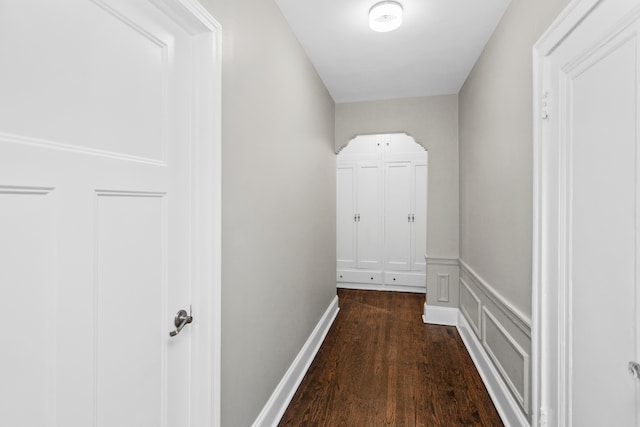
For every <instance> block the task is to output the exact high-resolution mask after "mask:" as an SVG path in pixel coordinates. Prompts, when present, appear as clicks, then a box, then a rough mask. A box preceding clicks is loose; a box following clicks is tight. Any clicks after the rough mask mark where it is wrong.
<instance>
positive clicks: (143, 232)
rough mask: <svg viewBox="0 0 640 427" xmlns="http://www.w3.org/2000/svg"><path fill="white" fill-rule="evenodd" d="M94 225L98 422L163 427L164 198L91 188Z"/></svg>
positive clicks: (106, 425)
mask: <svg viewBox="0 0 640 427" xmlns="http://www.w3.org/2000/svg"><path fill="white" fill-rule="evenodd" d="M95 227H96V242H95V243H96V249H95V252H96V258H97V265H96V267H97V268H96V283H95V287H96V290H95V295H96V307H95V333H94V339H95V366H96V373H95V378H96V381H95V388H96V390H95V394H96V404H97V407H96V420H97V426H98V427H109V426H114V425H118V426H123V427H136V426H142V425H149V426H151V425H156V426H162V425H165V423H166V414H165V400H166V391H167V377H166V359H167V355H166V353H167V352H166V342H167V340H168V335H167V332H168V330H169V329H170V326H169V325H168V324H167V321H166V318H165V317H166V316H165V312H166V309H165V306H166V305H167V301H166V298H167V284H168V283H167V277H166V276H167V274H166V271H164V270H165V268H164V267H163V266H166V265H167V263H166V259H165V257H166V255H167V248H166V234H167V230H166V213H165V199H164V197H163V195H161V194H157V195H154V194H135V193H133V194H132V193H126V194H117V193H98V195H97V202H96V225H95ZM123 389H124V390H127V393H122V390H123Z"/></svg>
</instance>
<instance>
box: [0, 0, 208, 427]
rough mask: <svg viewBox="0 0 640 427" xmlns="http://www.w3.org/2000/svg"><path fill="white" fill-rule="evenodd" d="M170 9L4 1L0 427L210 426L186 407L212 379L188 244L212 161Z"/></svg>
mask: <svg viewBox="0 0 640 427" xmlns="http://www.w3.org/2000/svg"><path fill="white" fill-rule="evenodd" d="M174 3H176V4H177V2H174ZM170 5H171V2H169V1H167V2H162V1H158V2H148V1H135V2H133V1H125V0H104V1H103V0H93V1H90V0H62V1H55V2H49V1H38V0H20V1H12V0H0V263H1V267H0V313H2V316H3V317H4V318H5V320H6V321H7V324H6V325H5V328H4V332H3V334H2V343H1V344H0V425H2V426H16V427H21V426H24V427H39V426H64V427H87V426H98V427H115V426H118V427H127V426H129V427H140V426H154V427H155V426H159V427H160V426H162V427H166V426H175V427H178V426H180V427H182V426H195V425H205V424H201V423H202V422H206V423H209V422H211V420H206V419H205V418H206V416H205V417H204V418H203V417H202V416H201V415H202V413H204V412H206V410H204V411H203V409H206V408H202V407H200V406H199V405H201V404H200V403H199V402H198V400H197V398H196V397H195V395H199V393H200V392H202V390H206V389H211V380H204V379H201V380H196V379H195V378H196V375H200V376H202V377H203V378H209V379H210V378H211V375H212V371H211V369H210V368H207V366H208V365H206V364H203V363H200V362H199V357H201V356H206V355H207V353H206V350H203V349H204V348H206V347H207V346H208V345H210V342H209V341H206V339H207V338H206V337H205V335H206V334H208V333H210V332H211V331H210V323H209V319H211V316H212V314H211V313H210V312H209V310H210V309H211V307H210V306H208V305H207V304H208V303H207V298H208V297H207V295H203V294H202V289H204V288H199V287H198V286H200V284H198V283H197V281H200V280H202V279H203V277H200V275H199V274H200V273H199V272H198V271H199V270H198V269H197V267H198V266H197V263H198V260H197V256H198V255H203V254H202V251H201V250H200V246H199V245H200V242H198V241H196V240H195V239H194V227H197V226H198V225H197V224H198V223H197V221H194V218H196V215H197V212H199V211H198V209H197V206H198V205H197V204H198V203H203V202H204V201H203V200H201V199H199V196H198V193H197V191H196V190H195V188H196V187H195V186H194V180H195V179H197V178H198V176H197V175H196V174H195V172H194V167H196V162H195V160H194V158H195V157H196V156H197V155H198V154H200V155H201V156H208V154H207V153H204V152H202V148H201V147H199V146H198V145H197V144H196V143H195V141H196V138H194V137H193V132H194V127H193V109H194V105H195V104H194V99H193V96H192V95H193V90H194V87H195V85H196V84H197V83H196V82H195V81H194V80H195V75H196V73H195V71H194V70H193V64H194V62H195V60H196V59H195V56H194V55H195V51H196V48H194V46H196V45H195V44H192V35H193V34H192V33H191V34H190V30H189V29H188V28H186V27H183V26H182V25H183V24H182V23H181V24H178V23H177V22H180V20H178V19H176V20H174V18H175V16H174V15H172V13H171V11H170V7H171V6H170ZM203 28H204V26H203ZM211 49H212V51H213V47H211ZM212 78H213V77H212ZM209 237H211V235H209V234H203V235H202V239H208V238H209ZM190 306H193V316H194V321H193V323H192V324H190V325H186V326H185V328H184V330H182V332H181V333H180V334H178V335H177V336H175V337H170V335H169V332H170V331H172V330H174V329H176V326H175V324H174V316H175V315H176V313H177V312H178V311H179V310H180V309H185V310H186V311H187V312H188V311H189V310H190ZM205 313H206V316H205ZM202 340H205V341H202ZM207 357H208V356H207ZM199 381H200V382H204V383H206V384H204V385H202V384H200V383H199ZM205 394H206V398H208V399H213V396H212V395H211V392H205ZM199 411H200V412H199ZM208 425H211V424H208Z"/></svg>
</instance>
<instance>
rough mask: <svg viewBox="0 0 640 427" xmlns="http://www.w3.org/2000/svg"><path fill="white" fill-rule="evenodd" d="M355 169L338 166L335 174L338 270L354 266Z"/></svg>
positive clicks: (355, 223)
mask: <svg viewBox="0 0 640 427" xmlns="http://www.w3.org/2000/svg"><path fill="white" fill-rule="evenodd" d="M355 190H356V168H355V166H354V165H338V167H337V172H336V194H337V196H336V236H337V238H336V255H337V267H338V268H353V267H355V266H356V226H357V222H356V219H357V217H356V195H355Z"/></svg>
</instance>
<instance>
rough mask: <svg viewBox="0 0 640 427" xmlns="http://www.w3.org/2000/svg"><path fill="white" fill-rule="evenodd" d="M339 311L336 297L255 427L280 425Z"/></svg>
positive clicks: (254, 424)
mask: <svg viewBox="0 0 640 427" xmlns="http://www.w3.org/2000/svg"><path fill="white" fill-rule="evenodd" d="M338 310H340V309H339V308H338V297H337V296H336V297H335V298H334V299H333V301H331V304H329V307H327V310H326V311H325V312H324V314H323V315H322V318H321V319H320V321H319V322H318V324H317V325H316V327H315V328H314V329H313V332H311V335H309V338H308V339H307V341H306V342H305V343H304V346H302V349H301V350H300V352H299V353H298V355H297V356H296V358H295V359H294V361H293V363H292V364H291V366H290V367H289V369H288V370H287V372H286V373H285V374H284V376H283V377H282V380H280V383H279V384H278V386H277V387H276V389H275V390H274V391H273V394H272V395H271V397H270V398H269V400H268V401H267V404H266V405H265V406H264V408H262V411H260V414H259V415H258V417H257V418H256V420H255V421H254V422H253V427H275V426H277V425H278V423H279V422H280V419H281V418H282V416H283V415H284V412H285V411H286V409H287V406H289V403H290V402H291V399H293V395H294V394H295V392H296V390H297V389H298V386H299V385H300V383H301V382H302V379H303V378H304V376H305V374H306V373H307V370H308V369H309V366H311V362H313V359H314V358H315V357H316V354H317V353H318V350H319V349H320V346H321V345H322V342H323V341H324V338H325V336H326V335H327V332H329V328H330V327H331V325H332V324H333V321H334V320H335V318H336V315H337V314H338Z"/></svg>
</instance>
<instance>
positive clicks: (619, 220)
mask: <svg viewBox="0 0 640 427" xmlns="http://www.w3.org/2000/svg"><path fill="white" fill-rule="evenodd" d="M637 52H638V46H637V37H636V34H635V32H634V36H633V37H632V38H628V39H627V40H617V41H615V42H612V43H610V45H609V46H607V47H605V48H603V49H602V50H601V51H600V52H599V53H598V55H596V56H595V58H593V59H592V60H590V61H588V62H591V63H590V64H588V66H587V67H586V69H582V70H580V71H577V70H576V72H573V73H570V75H569V76H568V79H567V81H566V84H567V86H568V87H567V92H566V93H567V99H566V104H565V105H566V108H567V109H568V111H567V117H570V119H569V121H568V129H569V132H568V141H567V142H568V148H567V154H568V159H567V160H568V162H569V164H570V166H569V168H568V170H567V176H566V179H567V185H568V190H567V191H568V192H567V199H566V200H567V206H566V208H567V214H568V218H567V228H568V233H567V234H568V235H567V239H568V246H569V247H568V259H569V260H570V261H569V266H568V268H569V271H568V272H567V274H568V277H569V281H568V286H569V290H568V307H569V316H570V318H571V319H572V320H571V323H570V325H571V326H570V332H569V337H568V340H567V343H566V345H567V348H568V351H569V353H568V358H567V361H568V363H569V365H568V368H569V371H570V372H569V375H570V385H569V387H570V388H569V398H570V400H569V402H570V405H571V406H570V411H571V412H570V414H571V421H572V425H574V426H583V425H584V426H587V425H606V424H611V422H612V418H611V417H612V414H615V415H614V418H613V420H614V421H615V422H614V424H616V425H620V426H622V425H629V426H630V425H637V422H638V420H637V419H636V407H635V404H634V399H635V398H636V392H637V391H636V390H638V385H637V384H636V383H634V381H633V380H632V378H631V377H630V376H629V374H628V373H627V372H626V367H627V363H628V362H629V361H630V360H636V359H634V357H637V356H636V354H637V353H636V349H637V347H636V346H637V345H638V344H637V343H638V330H637V327H638V326H637V325H638V324H637V317H636V316H637V315H638V313H636V310H638V308H637V307H636V306H635V298H636V293H637V292H638V290H637V286H638V285H637V272H636V265H637V264H636V263H637V257H638V253H637V246H636V243H637V242H636V238H637V236H636V235H635V234H634V232H633V230H635V229H636V227H637V225H638V217H637V215H638V213H637V206H638V199H637V197H638V182H637V179H638V178H637V174H638V164H637V162H638V157H637V155H638V154H637V150H638V148H637V144H638V142H637V138H638V136H637V129H638V121H637V115H638V109H637V105H638V98H637V96H638V95H637V87H638V76H637V71H636V70H637V68H638V58H637ZM596 309H597V311H598V315H597V316H594V310H596ZM594 337H598V339H597V341H596V340H594Z"/></svg>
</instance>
